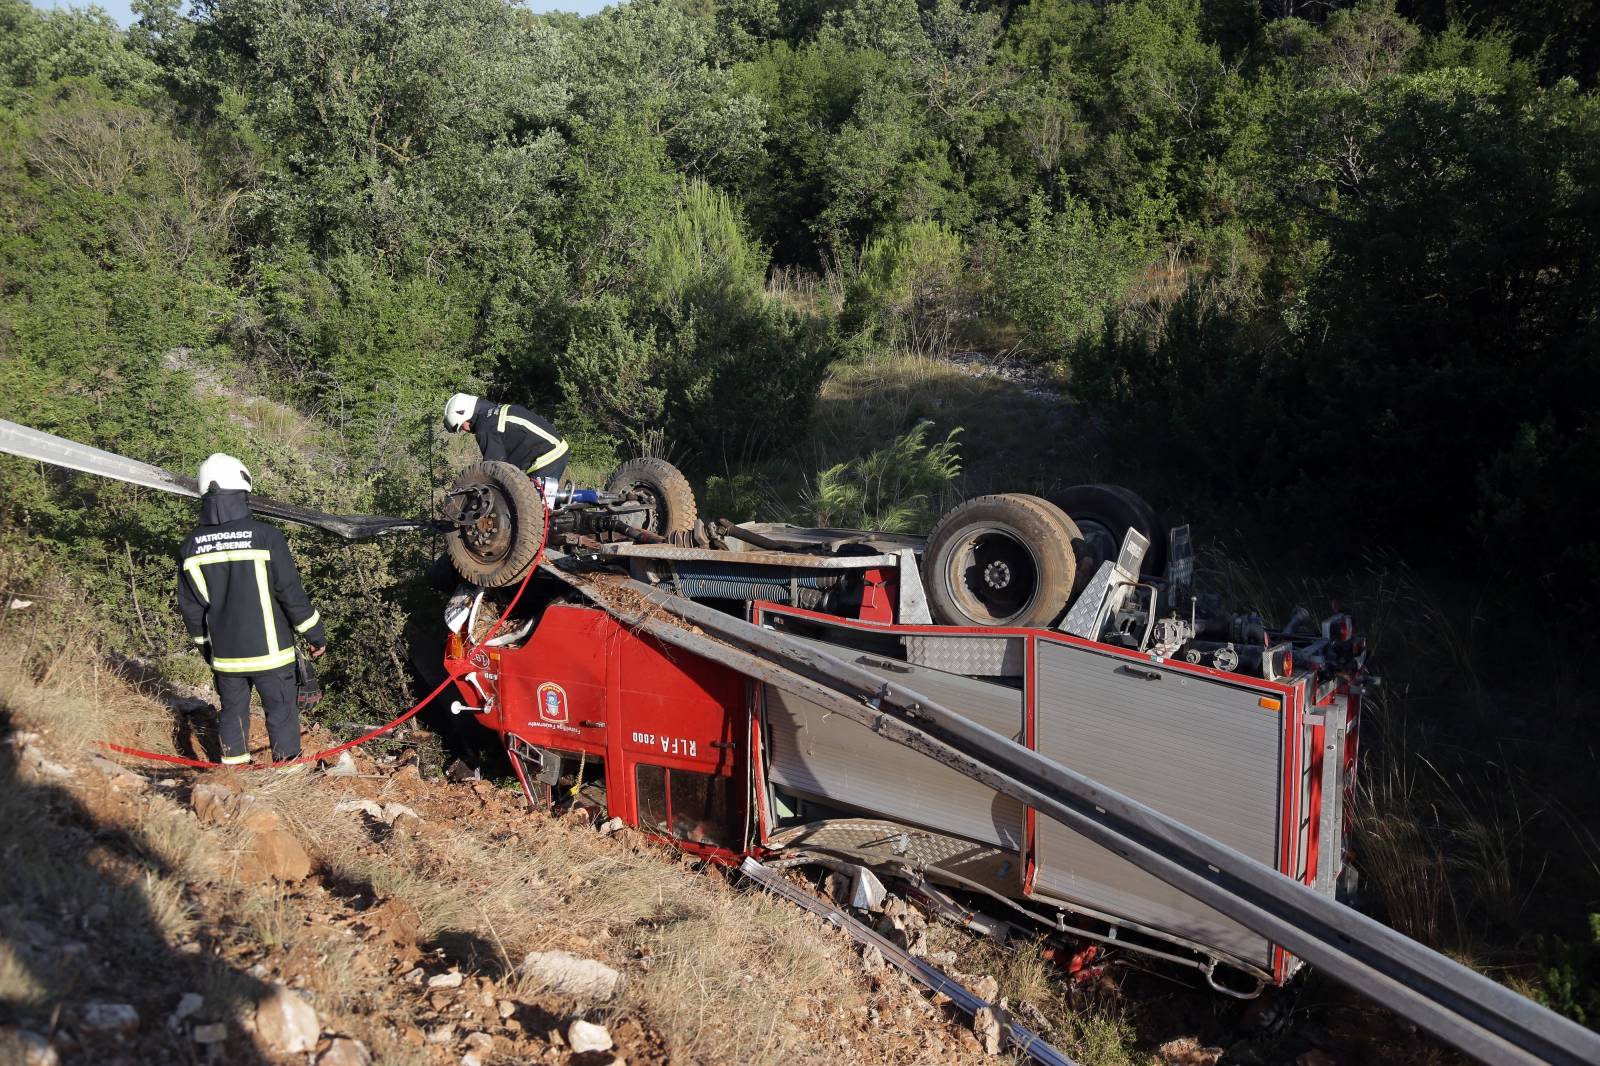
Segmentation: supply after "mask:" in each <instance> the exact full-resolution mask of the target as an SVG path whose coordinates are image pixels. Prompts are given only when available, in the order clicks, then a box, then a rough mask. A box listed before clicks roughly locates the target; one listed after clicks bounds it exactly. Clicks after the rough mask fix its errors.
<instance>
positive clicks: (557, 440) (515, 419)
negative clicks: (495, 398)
mask: <svg viewBox="0 0 1600 1066" xmlns="http://www.w3.org/2000/svg"><path fill="white" fill-rule="evenodd" d="M444 425H445V428H446V429H448V430H451V431H453V432H456V433H471V434H472V435H473V436H474V437H476V438H477V441H478V450H479V451H481V452H482V453H483V459H484V461H485V462H495V461H499V462H505V463H510V464H511V465H512V466H514V467H516V468H517V469H519V470H526V471H527V472H528V476H529V477H532V478H554V479H555V480H557V481H560V480H561V475H562V473H563V472H564V471H565V470H566V469H567V450H568V449H567V442H566V441H565V440H563V439H561V434H559V433H557V432H556V427H555V426H552V425H551V424H550V423H549V422H547V421H545V420H544V419H542V418H540V417H539V416H538V415H536V414H534V413H533V412H532V411H530V410H528V409H527V408H526V407H518V406H517V405H516V404H513V403H490V402H489V401H488V400H480V399H478V397H476V396H469V395H467V394H466V393H464V392H458V393H456V394H455V395H454V396H452V397H450V402H449V403H447V404H445V406H444Z"/></svg>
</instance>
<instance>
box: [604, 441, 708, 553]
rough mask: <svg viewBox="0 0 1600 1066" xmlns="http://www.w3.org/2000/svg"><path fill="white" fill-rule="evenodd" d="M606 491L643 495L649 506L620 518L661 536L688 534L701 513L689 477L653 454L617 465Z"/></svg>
mask: <svg viewBox="0 0 1600 1066" xmlns="http://www.w3.org/2000/svg"><path fill="white" fill-rule="evenodd" d="M606 491H607V492H637V493H640V494H642V495H643V496H644V497H645V503H646V504H647V505H648V506H649V508H650V509H649V510H648V511H645V512H644V513H642V514H629V515H621V516H619V517H621V518H622V520H623V521H625V522H627V523H628V524H629V525H630V526H633V527H634V528H635V529H639V528H643V529H646V530H649V531H650V532H651V533H654V534H656V535H657V536H661V537H667V536H671V535H672V534H674V533H687V532H688V531H689V530H691V529H693V528H694V521H695V519H696V518H697V517H698V516H699V513H700V508H699V507H698V506H696V504H695V502H694V489H692V488H690V487H689V479H688V478H686V477H684V476H683V474H682V472H680V471H679V470H678V468H677V467H675V466H673V465H672V464H671V463H669V462H667V461H666V460H665V459H657V458H655V457H653V456H646V457H645V458H642V459H629V460H628V461H627V462H625V463H623V464H622V465H621V466H619V467H617V470H616V473H614V474H612V475H611V478H610V480H608V481H607V482H606Z"/></svg>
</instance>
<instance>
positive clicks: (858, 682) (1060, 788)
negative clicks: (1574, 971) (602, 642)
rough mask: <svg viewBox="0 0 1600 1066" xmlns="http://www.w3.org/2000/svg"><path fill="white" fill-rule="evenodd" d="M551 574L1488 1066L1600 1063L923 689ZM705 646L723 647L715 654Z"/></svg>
mask: <svg viewBox="0 0 1600 1066" xmlns="http://www.w3.org/2000/svg"><path fill="white" fill-rule="evenodd" d="M552 570H553V571H554V572H559V573H563V576H564V577H565V578H566V579H567V580H569V581H571V582H572V583H574V584H575V585H582V584H587V583H590V582H593V583H594V584H597V585H599V586H600V587H602V588H604V587H605V586H608V585H609V586H615V587H619V588H625V589H627V590H628V592H629V593H631V594H632V595H636V596H639V597H643V598H644V600H645V602H646V604H647V606H648V607H649V608H653V609H660V610H665V611H668V612H671V613H672V614H674V615H677V616H678V617H679V618H681V619H683V620H684V621H686V622H689V623H692V624H693V625H695V626H697V627H699V628H700V629H701V630H702V631H703V633H705V634H709V635H710V636H712V637H715V638H717V640H718V641H721V642H724V644H731V645H733V646H734V648H736V649H741V650H743V651H745V652H748V653H749V654H752V655H754V656H756V657H758V658H760V659H764V660H767V662H768V663H769V664H771V665H772V666H775V667H778V668H780V669H779V671H778V672H779V673H782V672H792V673H796V674H799V675H801V676H802V677H805V678H808V679H810V680H811V681H813V682H814V683H815V684H817V685H820V686H821V687H823V688H826V689H831V690H833V691H834V692H835V693H837V694H839V695H844V696H847V697H850V698H851V700H853V701H856V702H857V705H858V706H859V707H862V708H864V709H868V711H869V713H868V714H867V716H866V717H865V718H862V717H858V716H857V715H852V717H856V718H857V720H858V721H865V722H866V723H867V724H869V725H870V726H872V727H873V728H875V729H877V730H878V731H879V732H881V733H883V734H884V735H885V736H888V737H890V739H894V740H896V741H897V742H899V743H902V744H907V745H908V746H911V747H914V748H917V750H921V751H924V752H925V753H926V754H929V755H930V756H932V757H935V758H940V757H941V754H946V753H948V752H951V751H953V752H955V753H957V754H959V755H961V756H964V757H965V759H967V760H969V761H970V764H975V766H976V768H977V773H981V775H982V776H981V777H979V780H983V781H984V782H985V783H986V784H989V785H990V786H991V787H994V788H995V789H996V790H997V791H1000V792H1003V793H1005V794H1006V795H1010V796H1013V797H1015V798H1017V799H1019V800H1022V801H1023V802H1025V803H1028V804H1030V805H1031V806H1033V807H1034V808H1035V809H1037V810H1039V811H1041V812H1042V813H1044V814H1046V815H1048V816H1050V817H1052V818H1055V819H1057V820H1058V821H1060V822H1061V823H1062V824H1064V825H1067V826H1068V827H1070V828H1072V829H1074V830H1075V831H1077V832H1079V833H1081V834H1083V835H1084V836H1085V837H1087V838H1089V839H1090V840H1093V841H1094V842H1095V843H1097V844H1099V845H1101V846H1102V847H1105V848H1107V849H1108V850H1110V851H1112V852H1113V853H1115V854H1117V855H1119V856H1121V857H1123V858H1125V859H1127V860H1128V861H1130V862H1132V863H1134V864H1135V865H1136V866H1138V867H1140V868H1141V869H1144V870H1146V871H1147V872H1149V873H1151V874H1153V875H1154V876H1156V877H1159V878H1160V879H1162V880H1163V881H1165V882H1167V883H1168V884H1170V885H1173V886H1174V887H1176V888H1178V889H1180V890H1181V891H1183V892H1185V893H1187V894H1189V895H1190V896H1193V897H1194V898H1195V899H1198V900H1200V901H1201V902H1203V903H1206V904H1207V905H1209V906H1211V907H1213V908H1215V909H1216V910H1218V911H1220V912H1222V913H1223V914H1226V915H1228V916H1229V917H1231V918H1233V919H1234V920H1236V921H1238V922H1240V923H1241V924H1243V925H1245V926H1246V927H1248V928H1250V929H1252V930H1254V931H1255V932H1258V933H1260V934H1262V935H1263V936H1266V937H1269V938H1271V939H1272V940H1274V941H1276V942H1277V943H1280V944H1283V945H1284V946H1285V947H1286V948H1287V949H1288V950H1290V951H1292V952H1294V953H1295V954H1296V955H1298V956H1299V957H1300V958H1302V959H1304V960H1306V961H1307V962H1308V963H1310V964H1311V965H1313V966H1316V967H1317V968H1319V969H1321V970H1322V971H1323V972H1325V973H1327V974H1328V975H1329V976H1331V977H1334V978H1335V979H1337V980H1339V981H1342V982H1344V983H1345V984H1348V985H1350V986H1351V987H1352V988H1355V989H1356V990H1357V991H1359V992H1362V993H1363V994H1365V995H1367V996H1370V997H1371V998H1373V999H1375V1000H1377V1001H1378V1002H1379V1003H1382V1004H1383V1005H1385V1006H1387V1007H1389V1008H1390V1009H1392V1010H1394V1011H1395V1012H1396V1013H1398V1014H1400V1015H1402V1016H1404V1017H1406V1018H1409V1019H1410V1020H1411V1021H1413V1022H1415V1023H1416V1024H1418V1025H1420V1026H1422V1027H1423V1028H1426V1029H1428V1030H1429V1031H1430V1032H1433V1033H1435V1034H1436V1035H1438V1036H1439V1037H1441V1038H1442V1039H1444V1040H1446V1041H1448V1042H1449V1043H1451V1044H1454V1045H1455V1046H1457V1047H1458V1048H1460V1049H1461V1050H1463V1051H1465V1052H1467V1053H1468V1054H1470V1055H1473V1056H1474V1057H1476V1058H1478V1059H1480V1060H1482V1061H1484V1062H1491V1063H1501V1062H1505V1063H1553V1064H1560V1066H1580V1064H1588V1066H1592V1064H1594V1063H1600V1035H1597V1034H1595V1033H1594V1032H1591V1031H1590V1030H1588V1029H1585V1028H1583V1027H1582V1026H1579V1025H1577V1024H1576V1023H1574V1022H1572V1021H1570V1020H1569V1019H1566V1018H1563V1017H1561V1016H1560V1015H1558V1014H1556V1013H1555V1012H1553V1011H1550V1010H1547V1009H1546V1008H1544V1007H1541V1006H1540V1005H1538V1004H1536V1003H1534V1002H1533V1001H1531V1000H1529V999H1526V998H1524V997H1523V996H1520V995H1518V994H1517V993H1515V992H1513V991H1511V990H1510V989H1508V988H1506V987H1505V986H1503V985H1500V984H1498V983H1496V982H1494V981H1492V980H1490V979H1489V978H1487V977H1484V976H1483V975H1482V974H1479V973H1477V972H1476V971H1473V970H1471V969H1469V968H1467V967H1465V966H1462V965H1461V964H1459V963H1457V962H1454V961H1453V960H1451V959H1448V958H1446V957H1445V956H1443V955H1441V954H1439V953H1438V952H1435V951H1432V950H1430V949H1428V948H1426V947H1424V946H1423V945H1421V944H1418V943H1417V942H1416V941H1413V940H1411V939H1409V938H1407V937H1405V936H1402V935H1401V934H1399V933H1397V932H1395V931H1394V930H1393V929H1390V928H1389V927H1388V926H1385V925H1382V924H1381V923H1379V922H1376V921H1374V920H1372V919H1371V918H1368V917H1366V916H1365V915H1362V914H1359V913H1357V912H1356V911H1353V910H1351V909H1350V908H1348V907H1345V906H1343V905H1342V904H1338V903H1336V902H1334V901H1332V900H1329V899H1326V898H1324V897H1323V896H1321V895H1319V894H1317V893H1316V892H1315V891H1313V890H1311V889H1309V888H1307V887H1306V886H1304V885H1301V884H1299V883H1297V882H1295V881H1293V880H1291V879H1289V878H1287V877H1284V876H1283V875H1282V874H1280V873H1278V872H1277V871H1276V870H1273V869H1271V868H1270V867H1268V866H1266V865H1264V864H1262V863H1259V862H1257V861H1255V860H1253V859H1251V858H1249V857H1248V856H1245V855H1242V854H1240V853H1239V852H1237V851H1234V850H1233V849H1231V848H1228V847H1225V846H1224V845H1221V844H1219V843H1217V842H1216V841H1214V840H1211V839H1210V838H1208V837H1205V836H1203V835H1202V834H1200V833H1197V832H1195V831H1194V830H1192V829H1190V828H1188V827H1187V826H1185V825H1183V824H1182V823H1180V822H1178V821H1176V820H1174V819H1172V818H1169V817H1167V816H1166V815H1163V814H1161V813H1160V812H1158V811H1155V810H1153V809H1151V808H1149V807H1146V806H1145V805H1143V804H1141V803H1138V802H1136V801H1134V800H1132V799H1130V798H1128V797H1126V796H1123V795H1121V794H1120V793H1117V792H1114V791H1112V790H1110V789H1107V788H1105V787H1103V786H1101V785H1099V784H1097V783H1096V782H1094V781H1092V780H1090V779H1088V778H1086V777H1084V776H1083V775H1081V774H1078V773H1075V772H1073V771H1071V770H1069V769H1067V768H1066V767H1063V766H1061V765H1059V764H1057V763H1054V762H1052V761H1051V760H1049V759H1046V758H1044V757H1043V756H1041V755H1039V753H1037V752H1035V751H1032V750H1031V749H1029V748H1026V747H1023V746H1022V745H1020V744H1017V743H1016V742H1014V741H1012V740H1010V739H1009V738H1006V737H1003V736H1000V735H999V734H997V733H994V732H992V731H990V730H988V729H985V728H983V727H982V726H979V725H977V724H976V723H973V722H971V721H969V720H967V719H966V718H964V717H962V716H961V715H959V714H957V713H955V712H953V711H951V710H949V709H947V708H944V707H941V706H939V705H938V704H935V703H934V702H932V701H931V700H929V699H927V698H926V697H924V696H922V695H920V694H919V693H916V692H912V691H910V690H907V689H905V688H904V687H903V686H899V685H896V684H895V683H894V682H892V681H889V680H886V679H885V678H883V677H881V676H880V675H878V674H874V673H872V672H871V671H869V670H865V669H863V668H862V667H860V666H857V665H855V664H853V663H850V662H847V661H845V660H843V659H840V658H837V657H835V656H832V655H828V654H827V653H824V652H820V651H817V650H815V649H812V648H807V647H803V646H800V645H798V644H796V643H795V642H792V641H789V640H787V639H786V638H785V637H784V636H783V635H782V634H779V633H776V632H773V631H770V630H766V629H763V628H761V627H759V626H754V625H751V624H750V623H748V622H745V621H743V620H741V619H737V618H733V617H731V616H729V615H726V614H723V613H722V612H720V611H717V610H715V609H713V608H710V607H707V606H705V605H704V604H698V603H694V602H693V601H689V600H684V599H682V598H680V597H677V596H673V595H671V594H669V593H665V592H662V591H660V590H657V589H653V588H651V587H650V586H648V585H643V584H641V583H638V582H634V581H630V580H628V579H626V578H621V577H617V576H614V575H605V576H603V577H599V578H584V577H581V576H579V575H576V574H571V573H565V572H562V571H560V570H559V569H557V568H554V567H553V568H552ZM602 595H603V594H602ZM601 602H602V605H605V604H604V602H603V601H601ZM607 609H608V610H609V609H611V608H610V607H608V608H607ZM614 613H615V612H614ZM623 613H627V612H623ZM634 613H635V614H647V613H648V611H643V612H637V611H636V612H634ZM619 616H620V615H619ZM652 628H655V629H659V628H660V627H659V625H657V626H654V627H652ZM710 654H711V656H712V657H715V656H716V652H715V651H712V652H711V653H710ZM730 665H734V664H732V663H730ZM735 668H739V667H737V666H736V667H735ZM754 676H760V675H754ZM766 679H768V680H771V679H772V678H770V677H769V678H766ZM774 683H777V682H776V681H774ZM847 702H849V701H847ZM871 711H876V712H878V713H877V714H876V715H875V716H874V715H872V714H871V713H870V712H871ZM890 723H894V724H895V725H897V726H898V727H899V728H893V727H891V725H890ZM941 761H945V762H950V760H949V759H948V758H941ZM952 765H953V763H952Z"/></svg>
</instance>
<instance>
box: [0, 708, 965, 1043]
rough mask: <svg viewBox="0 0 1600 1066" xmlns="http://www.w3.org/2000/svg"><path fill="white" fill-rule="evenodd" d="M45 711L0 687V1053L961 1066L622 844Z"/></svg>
mask: <svg viewBox="0 0 1600 1066" xmlns="http://www.w3.org/2000/svg"><path fill="white" fill-rule="evenodd" d="M57 680H59V678H58V679H57ZM103 684H104V682H102V685H103ZM47 695H48V694H46V693H41V691H40V690H39V688H38V686H29V685H18V684H13V685H12V686H11V687H10V689H9V690H0V701H3V702H0V706H3V707H4V711H3V712H0V714H3V730H0V731H3V736H0V776H3V778H4V781H3V783H0V789H3V791H4V795H5V799H4V800H3V801H0V818H3V819H4V822H3V824H5V825H6V826H7V829H6V835H5V843H4V847H3V856H0V863H3V865H4V868H5V869H6V870H7V877H6V879H5V885H4V888H3V889H0V1061H4V1062H13V1061H15V1062H24V1063H30V1064H45V1063H54V1062H73V1061H78V1062H88V1061H94V1062H105V1063H117V1062H125V1063H134V1062H229V1063H233V1062H262V1063H280V1062H281V1063H288V1062H294V1063H308V1062H314V1063H318V1064H332V1066H346V1064H354V1063H366V1062H372V1061H381V1062H398V1063H418V1064H421V1063H430V1064H444V1063H450V1064H455V1063H460V1064H462V1066H483V1064H488V1063H496V1062H502V1063H509V1062H547V1063H573V1064H578V1066H600V1064H602V1063H606V1064H609V1063H622V1062H666V1061H776V1060H779V1059H784V1060H789V1059H794V1060H798V1061H840V1060H849V1061H860V1062H873V1063H910V1062H927V1061H940V1062H945V1061H951V1062H959V1061H969V1060H970V1061H978V1060H981V1059H984V1058H986V1055H985V1054H984V1051H983V1050H982V1048H981V1047H980V1040H979V1036H978V1035H975V1034H974V1033H973V1031H972V1030H971V1028H970V1025H969V1024H968V1023H967V1022H966V1021H964V1020H962V1019H960V1018H958V1017H956V1016H953V1015H950V1014H947V1012H946V1010H945V1009H942V1008H941V1007H939V1006H935V1005H934V1004H933V1003H931V1002H930V1001H929V1000H928V999H926V998H924V997H923V996H922V995H921V994H920V993H919V992H918V991H916V990H915V989H914V988H912V987H911V986H910V984H909V982H907V981H906V980H905V979H904V978H902V977H900V976H899V975H898V974H897V973H895V972H894V971H892V970H888V969H887V968H884V967H882V966H881V965H880V966H872V967H870V969H869V967H868V966H864V965H863V964H862V962H861V959H860V956H859V954H858V952H857V951H856V949H855V948H854V946H853V944H851V943H850V942H849V941H848V940H847V939H846V938H845V937H844V936H843V935H842V934H840V933H838V932H837V931H835V930H832V929H829V928H827V927H825V926H823V925H822V923H820V922H818V921H817V920H816V919H814V918H811V917H809V916H807V915H804V914H803V913H802V912H800V911H798V910H796V909H794V908H792V907H791V906H790V905H788V904H786V903H782V902H780V901H776V900H771V899H770V898H768V897H766V896H764V895H761V894H758V893H753V892H752V891H751V890H750V889H748V888H739V887H735V886H734V885H732V884H731V882H730V879H729V877H728V876H727V875H726V874H725V873H724V872H722V871H719V870H717V869H714V868H698V867H696V866H695V865H694V864H693V863H690V862H688V861H687V860H685V859H684V858H683V857H682V856H679V855H678V854H676V853H674V852H671V851H668V850H666V849H663V848H661V847H659V846H657V845H654V844H651V843H649V842H647V841H645V840H643V839H641V838H639V837H638V836H637V835H635V834H634V833H632V832H631V831H629V830H618V829H617V828H616V827H615V826H610V827H597V826H595V825H593V824H591V823H590V821H589V820H588V819H587V818H586V817H584V816H582V815H574V816H572V817H569V818H565V819H561V818H554V817H551V816H549V815H545V814H539V813H530V812H529V811H528V810H527V808H526V805H525V803H524V801H523V800H522V798H521V796H520V794H519V793H516V792H513V791H510V790H507V789H502V788H496V787H494V786H493V785H491V784H490V783H488V782H485V781H477V780H475V781H468V782H461V783H451V782H448V781H444V780H438V781H433V780H424V779H423V777H422V776H421V775H420V774H419V772H418V767H417V764H416V761H415V757H414V756H413V755H410V754H399V755H389V756H382V757H377V758H374V757H370V756H368V755H366V754H365V753H363V752H360V751H358V752H357V753H356V754H355V756H354V758H349V759H344V760H342V761H341V762H339V763H338V764H335V765H333V766H331V767H328V768H326V770H325V772H318V773H300V774H295V775H289V776H285V775H282V774H280V773H278V772H275V771H252V772H233V771H215V772H194V771H189V770H183V769H180V768H176V767H165V766H160V765H154V764H149V763H142V764H141V763H137V762H132V761H129V762H126V763H119V762H116V761H112V760H110V759H107V758H105V757H103V756H102V755H99V754H95V753H94V752H93V750H92V748H91V747H89V746H88V745H86V744H84V743H83V735H84V732H85V731H84V729H83V728H82V724H83V723H82V722H81V720H73V719H70V718H67V717H65V716H67V715H68V714H70V713H71V712H72V711H74V710H77V709H79V708H81V707H83V706H84V704H83V703H82V702H80V701H79V700H76V699H72V700H66V699H62V698H60V697H59V696H50V697H49V698H44V697H46V696H47ZM117 699H118V700H119V701H120V702H121V705H122V706H123V707H124V708H126V707H128V706H129V705H130V704H131V705H138V704H139V702H140V698H139V697H136V696H130V695H128V694H126V693H119V694H118V697H117ZM139 713H140V714H141V715H143V716H144V719H145V724H146V725H147V726H148V725H149V724H150V723H149V719H150V718H151V717H152V716H154V715H156V714H157V713H158V709H157V708H156V707H155V706H153V705H152V706H143V707H140V708H139ZM105 724H106V726H107V729H108V732H109V733H110V734H112V735H116V734H118V733H119V732H122V733H126V732H127V731H128V730H127V729H126V728H124V729H121V730H119V729H118V724H117V723H116V722H108V723H105ZM124 725H126V723H124ZM140 736H141V737H142V738H143V741H144V742H145V743H150V739H149V738H150V736H151V731H150V730H149V729H148V728H146V729H145V730H144V731H143V732H142V733H141V734H140ZM133 739H140V738H139V737H135V738H133ZM314 739H320V738H314ZM169 747H170V744H169ZM869 962H870V960H869Z"/></svg>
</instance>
